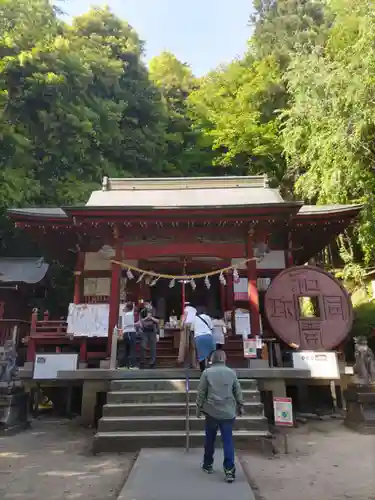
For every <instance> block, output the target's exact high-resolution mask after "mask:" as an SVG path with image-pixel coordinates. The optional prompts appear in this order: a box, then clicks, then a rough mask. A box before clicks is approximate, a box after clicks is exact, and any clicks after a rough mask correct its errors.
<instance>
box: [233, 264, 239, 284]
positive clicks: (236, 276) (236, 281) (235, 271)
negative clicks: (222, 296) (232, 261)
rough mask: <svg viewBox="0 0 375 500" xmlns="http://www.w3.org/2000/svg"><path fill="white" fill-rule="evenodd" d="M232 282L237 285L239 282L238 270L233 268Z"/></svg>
mask: <svg viewBox="0 0 375 500" xmlns="http://www.w3.org/2000/svg"><path fill="white" fill-rule="evenodd" d="M233 281H234V282H235V283H239V282H240V275H239V274H238V269H237V267H235V268H234V269H233Z"/></svg>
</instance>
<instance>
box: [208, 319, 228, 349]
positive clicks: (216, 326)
mask: <svg viewBox="0 0 375 500" xmlns="http://www.w3.org/2000/svg"><path fill="white" fill-rule="evenodd" d="M212 324H213V331H212V335H213V340H214V344H215V345H216V349H223V348H224V344H225V336H226V334H227V326H226V324H225V321H224V319H223V318H222V317H221V313H220V312H219V311H217V312H216V313H215V314H214V317H213V320H212Z"/></svg>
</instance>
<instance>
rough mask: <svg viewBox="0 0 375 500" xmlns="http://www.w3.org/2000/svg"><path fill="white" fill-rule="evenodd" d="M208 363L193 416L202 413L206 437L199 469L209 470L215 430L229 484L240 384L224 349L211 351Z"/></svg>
mask: <svg viewBox="0 0 375 500" xmlns="http://www.w3.org/2000/svg"><path fill="white" fill-rule="evenodd" d="M211 362H212V365H211V366H210V367H209V368H207V369H206V370H205V371H204V372H203V373H202V375H201V379H200V382H199V387H198V395H197V416H198V418H199V417H200V416H201V414H202V413H204V414H205V415H206V427H205V432H206V437H205V445H204V458H203V465H202V468H203V470H204V471H205V472H207V473H208V474H211V473H212V472H213V468H212V466H213V462H214V452H215V440H216V435H217V431H218V429H220V433H221V439H222V441H223V448H224V473H225V477H226V480H227V481H228V482H229V483H231V482H233V481H234V479H235V477H236V468H235V463H234V444H233V425H234V421H235V419H236V415H237V414H239V415H242V414H243V399H242V391H241V386H240V383H239V381H238V378H237V375H236V373H235V372H234V371H233V370H232V369H231V368H229V367H227V366H226V364H225V363H226V354H225V352H224V351H221V350H220V351H215V352H214V353H213V354H212V358H211Z"/></svg>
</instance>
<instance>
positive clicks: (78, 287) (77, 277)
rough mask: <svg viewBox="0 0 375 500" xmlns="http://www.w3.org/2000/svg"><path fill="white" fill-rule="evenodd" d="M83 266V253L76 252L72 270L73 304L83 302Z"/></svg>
mask: <svg viewBox="0 0 375 500" xmlns="http://www.w3.org/2000/svg"><path fill="white" fill-rule="evenodd" d="M84 268H85V253H84V252H78V253H77V262H76V269H75V271H74V297H73V303H74V304H81V302H83V270H84Z"/></svg>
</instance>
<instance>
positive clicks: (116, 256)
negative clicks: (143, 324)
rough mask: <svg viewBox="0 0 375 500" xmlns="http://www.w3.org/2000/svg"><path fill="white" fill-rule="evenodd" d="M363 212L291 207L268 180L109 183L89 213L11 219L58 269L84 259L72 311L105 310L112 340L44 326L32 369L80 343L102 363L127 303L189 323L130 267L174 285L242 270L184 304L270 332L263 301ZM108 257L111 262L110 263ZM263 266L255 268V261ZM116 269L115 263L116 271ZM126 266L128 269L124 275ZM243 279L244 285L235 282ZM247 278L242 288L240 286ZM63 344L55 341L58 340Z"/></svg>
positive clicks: (74, 209) (170, 296)
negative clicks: (47, 353) (45, 355)
mask: <svg viewBox="0 0 375 500" xmlns="http://www.w3.org/2000/svg"><path fill="white" fill-rule="evenodd" d="M360 209H361V206H359V205H335V206H306V205H303V203H301V202H298V201H285V200H284V199H283V198H282V197H281V195H280V192H279V191H278V190H277V189H272V188H270V187H269V186H268V182H267V178H266V177H264V176H253V177H213V178H211V177H200V178H163V179H139V178H126V179H112V178H108V177H105V178H104V180H103V184H102V188H101V189H100V190H97V191H94V192H93V193H92V194H91V196H90V198H89V200H88V202H87V203H86V205H83V206H69V207H62V208H22V209H12V210H9V211H8V214H9V217H10V218H11V219H12V220H13V221H14V222H15V224H16V225H17V227H20V228H23V229H25V230H26V231H28V232H29V233H30V235H31V237H32V238H34V239H35V240H37V241H38V242H40V243H42V244H43V245H45V246H46V247H48V250H49V254H50V255H52V256H53V258H55V259H60V260H64V258H66V256H67V255H68V253H69V252H72V251H73V252H75V253H76V269H75V286H74V296H73V301H72V302H73V304H75V305H78V304H83V303H85V304H88V305H90V304H107V305H108V306H107V307H108V309H107V311H108V319H107V327H106V328H108V330H107V332H108V334H107V332H106V337H105V338H99V339H98V338H90V336H81V337H80V338H79V339H76V338H72V337H71V336H69V335H68V334H67V333H66V324H65V323H64V322H63V323H62V322H61V320H56V319H55V320H53V319H52V318H48V321H47V318H45V319H46V322H45V323H44V324H43V325H42V324H39V326H38V325H37V322H36V319H35V318H34V323H33V324H32V326H31V335H30V341H29V342H30V344H29V355H28V358H29V360H32V359H33V355H34V352H35V347H36V344H38V343H39V344H43V343H50V344H52V345H55V344H56V343H59V342H60V343H61V338H62V337H63V336H64V338H65V341H66V343H69V342H71V343H77V342H78V343H79V346H80V353H81V359H83V360H86V359H88V358H90V356H91V357H95V356H96V357H98V358H100V357H101V358H104V357H106V356H107V355H108V354H109V353H110V351H111V339H112V332H113V329H114V327H115V325H116V324H117V322H118V317H119V308H120V303H121V302H123V301H124V300H134V301H137V300H139V299H141V298H142V299H151V300H152V301H153V303H154V306H155V307H156V309H157V311H158V316H159V317H161V318H164V319H165V320H167V318H168V317H170V316H171V315H173V314H175V315H177V316H179V315H180V314H181V303H182V301H181V293H182V292H181V289H182V288H183V287H180V286H174V287H172V288H171V287H170V282H169V281H167V280H163V279H160V280H156V283H153V285H154V286H150V283H147V282H146V280H145V279H141V278H142V276H139V275H136V276H135V277H134V279H129V274H128V273H127V265H128V266H130V267H131V268H136V269H142V270H146V271H147V270H149V271H153V272H156V273H165V274H168V275H194V274H198V273H199V274H202V275H204V274H205V273H210V272H212V271H215V270H218V269H223V268H227V267H231V266H232V268H233V267H235V269H236V270H237V271H236V275H235V279H233V272H228V273H226V275H225V279H226V283H225V284H224V283H223V282H222V280H219V277H218V275H216V276H214V277H213V278H212V280H211V283H210V284H211V286H210V289H209V290H208V289H207V286H205V285H207V283H205V280H204V279H201V280H197V281H196V287H195V288H194V289H193V287H191V286H189V284H187V285H186V287H185V293H186V298H187V299H188V300H190V301H192V302H194V303H195V304H200V305H206V306H208V307H209V308H210V309H211V310H212V309H220V310H221V311H222V312H223V314H224V311H233V310H234V309H235V308H237V307H241V308H245V309H248V311H249V318H250V324H251V328H250V330H251V335H254V336H255V335H258V334H259V333H260V329H261V328H262V325H263V330H264V332H265V333H270V334H271V335H273V332H272V331H270V327H269V325H268V323H267V319H266V317H265V315H264V314H263V308H264V300H263V298H264V292H265V290H266V289H267V287H268V286H269V284H270V282H271V281H272V279H273V278H274V277H275V276H276V275H277V274H278V273H279V272H280V271H282V270H283V269H285V268H286V267H289V266H292V265H301V264H304V263H306V262H307V261H308V260H309V259H310V258H312V257H313V256H315V255H317V254H318V253H319V252H320V251H321V250H322V249H324V248H325V247H326V246H327V245H328V244H329V243H330V242H331V241H332V240H333V239H334V238H335V237H336V236H337V235H339V234H340V233H341V232H342V231H343V230H344V229H345V228H346V227H348V225H350V224H351V223H352V222H353V221H354V219H355V218H356V216H357V215H358V213H359V211H360ZM106 247H110V248H111V250H112V252H113V259H112V260H110V259H104V258H103V257H102V253H103V250H102V249H103V248H106ZM254 257H255V258H254ZM113 261H116V262H113ZM119 262H121V263H122V264H121V265H120V264H119ZM237 273H238V275H237ZM241 278H242V279H241ZM56 339H57V340H56Z"/></svg>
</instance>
